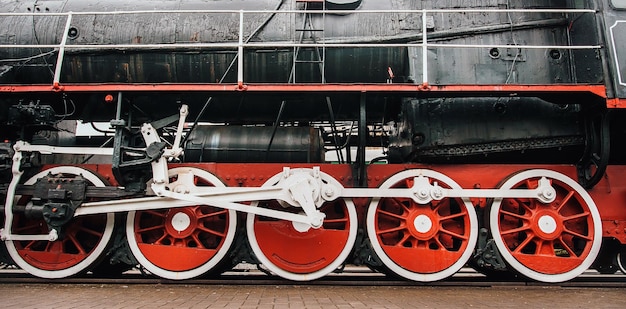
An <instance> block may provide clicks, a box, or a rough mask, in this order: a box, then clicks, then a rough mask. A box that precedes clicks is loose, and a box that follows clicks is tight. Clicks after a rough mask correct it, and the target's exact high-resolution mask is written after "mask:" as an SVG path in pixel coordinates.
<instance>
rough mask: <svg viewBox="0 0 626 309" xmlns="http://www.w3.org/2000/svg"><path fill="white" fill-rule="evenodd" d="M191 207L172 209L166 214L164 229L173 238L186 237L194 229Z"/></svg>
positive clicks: (193, 216) (193, 215)
mask: <svg viewBox="0 0 626 309" xmlns="http://www.w3.org/2000/svg"><path fill="white" fill-rule="evenodd" d="M192 209H193V207H190V208H183V209H176V210H172V211H170V212H169V213H168V214H167V218H166V224H165V229H166V230H167V233H168V234H170V235H171V236H172V237H174V238H179V239H182V238H186V237H188V236H190V235H191V234H192V233H193V232H194V231H195V229H196V225H197V224H196V223H195V221H196V220H195V218H196V216H195V214H194V213H193V210H192Z"/></svg>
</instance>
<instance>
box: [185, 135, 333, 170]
mask: <svg viewBox="0 0 626 309" xmlns="http://www.w3.org/2000/svg"><path fill="white" fill-rule="evenodd" d="M272 135H273V136H272ZM323 146H324V144H323V140H322V137H321V133H320V130H319V129H315V128H311V127H278V128H277V130H276V132H275V133H274V128H273V127H252V126H251V127H246V126H228V127H222V126H219V127H218V126H198V127H196V129H195V130H193V132H191V133H190V136H189V138H188V139H187V142H186V143H185V161H186V162H239V163H241V162H249V163H260V162H281V163H320V162H323V161H324V147H323Z"/></svg>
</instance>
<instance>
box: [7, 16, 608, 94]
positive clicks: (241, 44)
mask: <svg viewBox="0 0 626 309" xmlns="http://www.w3.org/2000/svg"><path fill="white" fill-rule="evenodd" d="M306 13H307V14H420V15H421V17H422V33H421V42H415V43H331V42H325V41H324V42H319V43H295V42H261V43H249V42H246V40H244V25H245V15H246V14H303V11H302V10H278V11H275V10H250V11H245V10H152V11H149V10H148V11H113V12H66V13H0V17H2V16H65V17H66V23H65V29H64V32H63V37H62V39H61V42H60V43H59V44H22V45H13V44H11V45H8V44H4V45H1V44H0V48H55V49H58V55H57V61H56V66H55V72H54V79H53V82H54V84H55V85H58V84H59V83H60V78H61V67H62V64H63V59H64V56H65V50H66V49H102V48H109V49H110V48H114V49H115V48H120V49H121V48H133V49H153V50H154V49H160V48H161V49H166V48H167V49H171V48H196V49H197V48H203V47H206V48H224V49H235V50H237V60H238V64H237V83H238V84H239V86H242V85H243V84H244V82H245V81H244V57H243V55H244V51H245V49H246V48H257V49H258V48H296V47H300V48H314V47H323V48H346V47H352V48H394V47H413V48H421V49H422V83H423V84H424V85H428V59H427V49H428V48H429V47H437V48H511V47H516V48H525V49H566V50H584V49H601V48H602V46H601V45H497V44H496V45H493V44H490V45H476V44H440V43H439V44H438V43H429V42H428V31H424V30H426V29H427V17H428V14H438V13H494V14H495V13H555V14H574V13H580V14H595V13H596V11H595V10H591V9H424V10H356V11H351V10H350V11H340V10H332V11H322V10H311V11H307V12H306ZM140 14H238V16H239V35H238V42H236V43H235V42H233V43H229V42H224V43H172V44H100V45H92V44H89V45H86V44H70V45H68V44H67V40H68V35H69V30H70V27H71V22H72V17H73V16H84V15H140Z"/></svg>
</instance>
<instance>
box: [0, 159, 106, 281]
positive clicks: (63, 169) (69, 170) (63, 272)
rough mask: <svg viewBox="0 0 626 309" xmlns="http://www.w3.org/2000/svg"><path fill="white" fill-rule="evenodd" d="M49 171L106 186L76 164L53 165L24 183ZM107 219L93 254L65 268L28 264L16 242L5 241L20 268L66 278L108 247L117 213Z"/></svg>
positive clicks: (51, 277)
mask: <svg viewBox="0 0 626 309" xmlns="http://www.w3.org/2000/svg"><path fill="white" fill-rule="evenodd" d="M49 173H51V174H71V175H76V176H78V175H82V176H83V177H84V178H85V179H86V180H87V181H89V182H90V183H91V184H92V185H94V186H96V187H104V186H105V184H104V182H103V181H102V180H101V179H100V178H98V176H96V175H95V174H93V173H91V172H90V171H88V170H85V169H82V168H79V167H75V166H58V167H53V168H51V169H47V170H44V171H41V172H39V173H37V174H36V175H34V176H33V177H31V178H29V179H28V180H27V181H26V182H25V183H24V184H25V185H33V184H35V182H36V181H37V179H39V178H41V177H44V176H46V175H48V174H49ZM19 198H20V196H16V197H15V199H14V201H15V202H17V201H18V200H19ZM15 202H14V203H15ZM106 220H107V222H106V226H105V229H104V232H103V233H102V238H101V239H100V241H99V242H98V245H96V247H95V248H94V249H93V250H92V252H91V254H90V255H89V256H87V257H86V258H85V259H84V260H83V261H81V262H79V263H78V264H76V265H74V266H71V267H68V268H65V269H60V270H43V269H39V268H37V267H34V266H32V265H30V264H28V263H27V262H26V261H25V260H24V259H23V258H22V257H21V256H20V255H19V253H18V250H17V248H16V247H15V244H14V243H13V241H7V242H5V244H6V248H7V251H8V252H9V254H10V255H11V258H12V259H13V261H14V262H15V264H17V265H18V266H19V267H20V268H22V269H23V270H25V271H27V272H28V273H30V274H32V275H34V276H37V277H40V278H47V279H58V278H65V277H69V276H73V275H76V274H78V273H80V272H82V271H85V270H86V269H87V268H88V267H90V266H91V265H92V264H93V263H94V262H96V260H97V259H98V258H99V257H100V255H101V254H102V252H103V251H104V250H105V249H106V248H107V245H108V244H109V241H110V240H111V235H112V234H113V227H114V225H115V215H114V214H113V213H109V214H107V216H106Z"/></svg>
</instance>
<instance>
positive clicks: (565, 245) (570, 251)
mask: <svg viewBox="0 0 626 309" xmlns="http://www.w3.org/2000/svg"><path fill="white" fill-rule="evenodd" d="M559 242H560V243H561V245H562V246H563V248H564V249H565V251H567V253H568V254H569V255H570V256H571V257H574V256H578V255H577V254H576V253H574V250H573V249H572V248H571V247H570V246H569V245H568V244H567V242H565V240H564V239H563V236H561V237H559Z"/></svg>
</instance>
